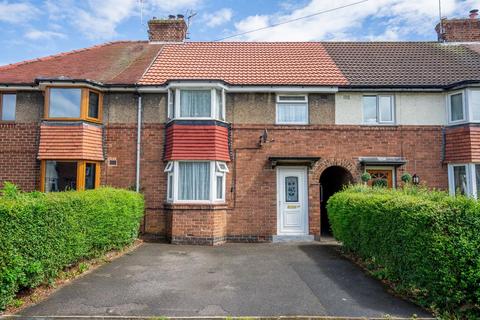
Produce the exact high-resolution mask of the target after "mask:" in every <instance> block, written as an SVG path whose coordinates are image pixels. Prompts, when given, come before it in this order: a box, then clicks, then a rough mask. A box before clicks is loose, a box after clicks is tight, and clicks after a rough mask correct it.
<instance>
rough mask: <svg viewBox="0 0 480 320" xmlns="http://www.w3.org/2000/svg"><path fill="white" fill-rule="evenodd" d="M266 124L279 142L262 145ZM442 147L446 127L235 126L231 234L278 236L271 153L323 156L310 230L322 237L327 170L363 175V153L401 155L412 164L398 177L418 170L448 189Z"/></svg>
mask: <svg viewBox="0 0 480 320" xmlns="http://www.w3.org/2000/svg"><path fill="white" fill-rule="evenodd" d="M264 128H267V129H268V132H269V139H271V140H274V141H273V142H270V143H267V144H265V145H264V146H263V147H262V148H257V141H258V137H259V136H260V134H261V133H262V132H263V130H264ZM441 145H442V131H441V127H427V126H425V127H421V126H399V127H367V126H339V125H337V126H334V125H323V126H322V125H320V126H308V127H291V126H289V127H286V126H285V127H282V126H271V125H270V126H261V125H234V126H233V150H234V155H235V160H234V161H233V163H232V164H231V165H230V168H231V170H230V174H229V176H230V177H231V179H232V180H233V182H231V186H232V187H233V189H234V190H236V194H230V199H229V200H230V201H229V211H228V220H227V234H228V237H229V238H230V237H231V238H241V237H242V236H243V237H252V236H260V237H262V238H265V237H267V238H268V237H269V236H271V235H274V234H276V221H277V217H276V215H277V211H276V200H277V199H276V172H275V170H274V169H272V168H271V167H270V165H269V163H268V157H269V156H318V157H321V160H320V161H319V163H318V164H317V165H316V166H315V167H314V168H313V169H312V170H310V172H309V201H310V203H309V209H310V210H309V211H310V213H309V221H310V233H311V234H314V235H318V234H319V227H320V222H319V218H320V203H319V202H320V199H319V180H320V175H321V172H322V171H323V170H324V169H326V168H327V167H329V166H330V165H341V166H343V167H345V168H347V169H348V170H349V171H350V172H351V173H352V175H353V177H354V178H355V179H358V177H359V175H360V172H361V167H360V166H359V165H358V157H361V156H401V157H405V158H406V159H407V160H408V163H407V164H406V165H405V166H404V167H402V168H401V169H399V170H398V171H397V175H398V176H400V175H401V173H402V172H403V171H408V172H410V173H412V174H413V173H417V174H418V175H419V176H420V179H421V181H422V183H425V184H427V185H428V186H429V187H435V188H442V189H445V188H447V168H446V166H444V165H442V148H441ZM232 167H236V169H232ZM233 176H234V177H235V178H233ZM232 180H231V181H232Z"/></svg>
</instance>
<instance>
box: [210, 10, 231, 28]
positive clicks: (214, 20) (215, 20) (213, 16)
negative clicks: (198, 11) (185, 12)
mask: <svg viewBox="0 0 480 320" xmlns="http://www.w3.org/2000/svg"><path fill="white" fill-rule="evenodd" d="M232 16H233V11H232V9H230V8H223V9H220V10H217V11H215V12H212V13H206V14H204V15H203V16H202V20H203V21H204V22H205V24H206V25H207V26H208V27H210V28H213V27H217V26H220V25H222V24H225V23H227V22H229V21H230V20H231V19H232Z"/></svg>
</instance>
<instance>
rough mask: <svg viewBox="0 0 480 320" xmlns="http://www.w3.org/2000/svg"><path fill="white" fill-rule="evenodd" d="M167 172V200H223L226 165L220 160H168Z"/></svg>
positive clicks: (185, 201)
mask: <svg viewBox="0 0 480 320" xmlns="http://www.w3.org/2000/svg"><path fill="white" fill-rule="evenodd" d="M165 172H166V173H167V201H169V202H177V203H189V202H191V203H194V202H199V203H210V202H211V203H213V202H225V185H226V183H225V179H226V173H227V172H228V167H227V165H226V163H225V162H220V161H170V162H168V163H167V165H166V166H165Z"/></svg>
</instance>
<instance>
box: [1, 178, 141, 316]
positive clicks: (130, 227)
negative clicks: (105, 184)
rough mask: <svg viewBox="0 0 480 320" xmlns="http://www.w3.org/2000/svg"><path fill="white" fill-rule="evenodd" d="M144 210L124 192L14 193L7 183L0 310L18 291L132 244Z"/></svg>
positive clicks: (133, 195) (138, 197) (134, 196)
mask: <svg viewBox="0 0 480 320" xmlns="http://www.w3.org/2000/svg"><path fill="white" fill-rule="evenodd" d="M143 207H144V204H143V197H142V196H141V195H140V194H138V193H135V192H131V191H126V190H118V189H113V188H101V189H98V190H90V191H81V192H75V191H69V192H61V193H49V194H43V193H39V192H33V193H18V192H16V191H15V188H14V186H11V185H9V184H7V185H6V186H5V189H4V192H3V197H1V198H0V310H2V309H4V308H5V307H6V305H7V304H8V303H9V302H10V301H11V299H12V298H13V297H14V296H15V294H16V293H17V292H18V291H19V290H20V289H22V288H32V287H35V286H38V285H39V284H42V283H48V282H49V281H52V280H53V279H54V278H55V277H56V275H57V274H58V272H59V271H60V270H62V269H63V268H65V267H67V266H71V265H73V264H75V263H76V262H78V261H80V260H81V259H85V258H91V257H94V256H98V255H100V254H102V253H105V252H106V251H108V250H112V249H119V248H122V247H124V246H126V245H128V244H130V243H132V242H133V241H134V240H135V239H136V237H137V233H138V230H139V225H140V220H141V216H142V215H143Z"/></svg>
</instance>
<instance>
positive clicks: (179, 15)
mask: <svg viewBox="0 0 480 320" xmlns="http://www.w3.org/2000/svg"><path fill="white" fill-rule="evenodd" d="M183 18H185V16H184V15H183V14H177V19H183Z"/></svg>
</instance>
